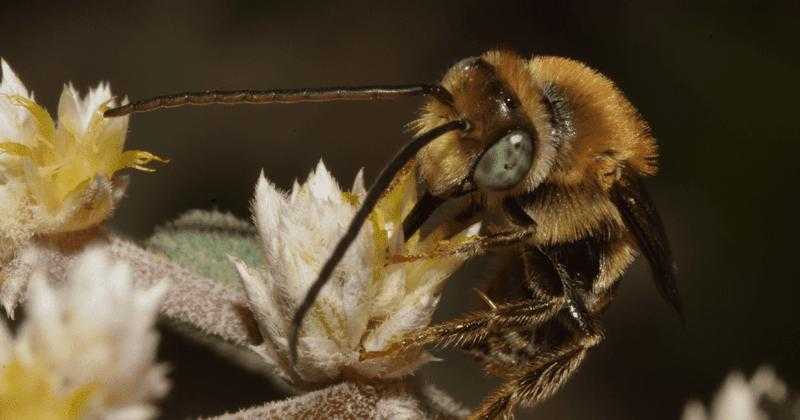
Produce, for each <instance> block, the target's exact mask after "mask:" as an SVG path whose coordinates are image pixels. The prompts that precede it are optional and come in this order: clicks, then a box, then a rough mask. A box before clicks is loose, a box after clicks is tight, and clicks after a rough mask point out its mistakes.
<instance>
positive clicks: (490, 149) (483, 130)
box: [419, 53, 552, 196]
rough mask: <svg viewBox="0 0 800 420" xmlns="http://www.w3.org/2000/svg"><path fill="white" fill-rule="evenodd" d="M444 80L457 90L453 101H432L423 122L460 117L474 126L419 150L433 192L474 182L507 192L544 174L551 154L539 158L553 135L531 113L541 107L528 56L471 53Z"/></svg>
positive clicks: (483, 188) (531, 183)
mask: <svg viewBox="0 0 800 420" xmlns="http://www.w3.org/2000/svg"><path fill="white" fill-rule="evenodd" d="M442 85H443V86H444V87H445V88H447V89H448V91H450V92H451V93H452V95H453V104H452V106H450V107H448V106H444V105H442V104H439V103H434V102H432V103H430V104H429V105H428V107H426V115H424V116H423V119H422V124H424V125H425V128H427V125H431V126H435V125H438V124H440V123H441V122H442V121H445V120H447V119H457V118H458V119H464V120H466V121H468V122H469V125H470V128H469V130H468V131H466V132H463V133H453V134H450V135H448V136H446V137H443V138H441V139H439V140H437V141H435V142H433V143H431V144H430V145H428V146H427V147H426V148H425V149H423V150H422V151H421V152H420V159H419V162H420V170H421V173H422V176H423V178H424V179H425V181H426V183H427V184H428V187H429V189H430V190H431V192H432V193H433V194H434V195H439V196H446V195H449V194H453V193H457V192H459V191H463V190H469V189H473V188H477V189H479V190H481V191H484V192H491V193H506V192H511V191H514V190H517V189H518V188H528V189H530V188H533V187H535V185H536V184H538V183H539V182H541V179H534V174H537V175H536V176H538V177H539V178H544V177H545V176H546V172H548V171H549V165H548V162H551V161H552V159H546V160H543V159H541V158H540V157H541V156H544V155H547V154H548V147H547V143H546V142H547V141H549V139H548V136H547V133H546V132H544V133H542V132H540V129H539V127H537V123H539V124H542V125H544V126H547V127H549V126H548V122H547V121H546V120H542V121H534V119H532V118H531V115H538V114H537V113H541V112H542V109H541V101H540V97H539V94H538V89H535V88H534V86H532V85H531V84H530V76H529V74H528V73H527V66H526V61H525V60H522V59H521V58H519V57H517V56H515V55H511V54H504V53H496V54H489V55H485V56H483V57H473V58H467V59H464V60H462V61H460V62H459V63H457V64H456V65H454V66H453V67H452V68H451V69H450V70H449V71H448V73H447V74H446V75H445V77H444V79H443V82H442ZM518 89H524V94H522V95H520V94H519V93H518ZM537 165H539V166H537Z"/></svg>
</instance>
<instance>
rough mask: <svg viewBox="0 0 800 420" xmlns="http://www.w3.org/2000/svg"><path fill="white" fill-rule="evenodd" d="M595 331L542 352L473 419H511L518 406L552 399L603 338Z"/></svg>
mask: <svg viewBox="0 0 800 420" xmlns="http://www.w3.org/2000/svg"><path fill="white" fill-rule="evenodd" d="M592 330H594V332H592V333H589V334H584V333H581V332H577V331H575V332H573V334H574V335H573V338H572V339H571V340H569V341H568V342H566V343H564V344H562V345H560V346H558V347H557V348H555V349H552V350H551V351H542V352H540V354H538V355H537V356H535V357H533V358H531V360H529V361H528V363H527V364H526V365H523V366H520V367H519V369H518V370H517V371H516V372H512V373H510V374H509V375H507V376H506V382H505V383H504V384H503V385H501V386H500V387H499V388H498V389H497V390H495V391H494V392H493V393H492V394H491V395H490V396H489V397H488V398H486V400H484V401H483V402H482V403H481V405H480V407H478V409H477V410H476V411H475V412H474V413H473V414H472V415H471V416H470V418H472V419H510V418H513V416H514V414H513V410H514V408H515V407H517V406H518V405H522V406H528V407H530V406H534V405H536V404H538V403H539V402H541V401H543V400H545V399H547V398H549V397H550V396H552V395H553V394H555V392H556V391H558V390H559V389H560V388H561V386H563V385H564V383H566V381H567V380H568V379H569V378H570V377H571V376H572V374H573V373H575V371H576V370H577V369H578V366H580V364H581V362H583V359H584V358H585V357H586V353H587V352H588V350H589V349H590V348H591V347H594V346H595V345H597V344H598V343H599V342H600V341H601V340H602V339H603V335H602V333H600V332H599V328H597V327H596V325H595V326H594V328H592Z"/></svg>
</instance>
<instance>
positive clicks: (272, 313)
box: [234, 162, 478, 387]
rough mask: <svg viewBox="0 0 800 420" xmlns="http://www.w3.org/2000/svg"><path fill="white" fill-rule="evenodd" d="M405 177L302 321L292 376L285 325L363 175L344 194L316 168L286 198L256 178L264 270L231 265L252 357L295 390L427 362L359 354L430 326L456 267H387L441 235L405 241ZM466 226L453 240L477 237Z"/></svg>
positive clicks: (408, 180)
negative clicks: (241, 293)
mask: <svg viewBox="0 0 800 420" xmlns="http://www.w3.org/2000/svg"><path fill="white" fill-rule="evenodd" d="M415 185H416V184H415V180H414V177H413V174H411V173H410V172H406V173H405V174H404V175H402V178H401V180H400V181H399V182H396V183H394V184H393V188H392V189H391V190H390V191H388V192H387V193H386V194H385V195H384V196H383V198H382V199H381V201H380V202H379V204H378V206H377V207H376V209H375V210H374V211H373V212H372V214H371V215H370V222H368V223H367V224H366V225H365V226H364V228H363V229H362V230H361V233H360V234H359V235H358V237H357V239H356V240H355V242H354V243H353V244H352V245H351V247H350V250H349V251H348V252H347V254H346V255H345V257H344V259H343V260H342V262H341V263H340V264H339V266H338V267H337V269H336V270H335V271H334V274H333V276H332V280H331V282H330V283H329V284H328V285H327V286H326V287H325V288H324V289H323V290H322V293H321V294H320V295H319V298H318V299H317V300H316V303H315V305H314V306H313V308H312V309H311V311H310V312H309V314H308V316H307V317H306V320H305V323H304V327H303V328H302V330H301V332H300V337H299V347H298V350H299V360H298V363H297V365H295V366H291V364H290V362H289V358H288V357H289V356H288V343H287V337H288V336H289V333H290V329H291V318H292V316H293V314H294V311H295V309H296V307H297V306H298V304H299V302H300V301H301V300H302V299H303V297H304V296H305V293H306V290H307V289H308V287H309V286H310V285H311V283H312V282H313V281H314V279H316V277H317V273H318V272H319V270H320V268H321V266H322V264H323V263H324V262H325V260H326V259H327V258H328V256H329V255H330V252H331V249H333V247H334V245H335V244H336V243H337V241H338V240H339V238H340V237H341V236H342V235H343V233H344V232H345V230H346V229H347V226H348V224H349V223H350V220H351V219H352V217H353V215H354V214H355V212H356V210H357V209H358V206H359V204H360V202H361V200H362V199H363V197H364V195H365V189H364V185H363V178H362V174H361V173H359V175H358V176H357V177H356V180H355V183H354V186H353V188H352V190H351V191H349V192H348V191H342V190H341V189H340V188H339V186H338V185H337V183H336V181H335V180H334V179H333V178H332V177H331V175H330V173H329V172H328V171H327V169H326V168H325V166H324V165H323V164H322V162H320V163H319V165H318V166H317V168H316V170H315V171H313V172H312V173H311V174H310V175H309V177H308V179H307V180H306V182H305V183H304V184H303V185H300V184H298V183H297V182H295V184H294V186H293V188H292V191H291V193H289V194H288V195H287V194H285V193H283V192H281V191H279V190H278V189H276V187H275V186H274V185H272V184H271V183H270V182H269V181H267V180H266V179H265V178H264V176H263V174H262V176H261V177H260V179H259V181H258V185H257V186H256V193H255V199H254V201H253V213H254V220H255V223H256V226H257V228H258V232H259V234H260V236H261V239H262V241H263V244H264V245H263V246H264V255H265V260H266V265H265V267H262V268H259V269H256V268H251V267H247V266H246V265H245V264H244V263H243V262H241V261H238V260H234V262H235V264H236V267H237V269H238V271H239V274H240V276H241V278H242V281H243V283H244V285H245V289H246V292H247V296H248V301H249V305H250V308H251V310H252V311H253V313H254V314H255V317H256V319H257V321H258V324H259V328H260V331H261V334H262V335H263V336H264V339H265V342H264V344H262V345H260V346H258V347H256V348H255V350H256V351H257V352H258V353H259V354H260V355H261V356H262V357H263V358H264V360H266V362H267V363H268V364H269V365H271V366H272V367H274V369H275V370H276V371H277V373H278V374H279V375H280V376H281V377H283V378H284V379H286V380H287V381H289V382H291V383H293V384H294V385H296V386H301V387H302V386H305V385H308V384H320V383H329V382H334V381H336V380H338V379H341V378H343V377H345V378H350V379H352V378H359V377H361V378H394V377H400V376H403V375H407V374H409V373H411V372H412V371H413V370H414V369H415V368H416V367H418V366H419V365H420V364H422V363H425V362H426V361H428V360H430V359H431V357H430V356H429V355H428V354H427V353H424V352H422V351H421V350H412V351H409V352H408V353H405V354H392V355H391V356H388V355H386V356H381V357H375V358H367V359H366V360H362V356H363V355H364V353H365V352H379V351H383V350H387V349H388V348H389V347H390V346H391V345H392V344H393V343H395V342H397V341H399V340H400V339H401V338H403V337H404V336H405V335H406V334H408V333H410V332H412V331H414V330H416V329H419V328H422V327H425V326H427V325H428V324H429V323H430V320H431V315H432V314H433V311H434V309H435V308H436V304H437V302H438V299H439V292H440V290H441V288H442V285H443V281H444V280H445V279H446V278H447V277H448V276H449V275H450V274H451V273H452V272H453V271H454V270H455V269H456V268H458V267H459V266H460V264H461V263H462V262H463V257H460V256H458V257H455V256H449V257H438V258H429V259H417V260H414V261H412V262H405V263H396V264H395V263H393V264H390V263H389V258H388V257H390V256H394V255H399V254H417V253H424V252H425V251H426V250H431V249H433V248H434V247H435V246H437V244H438V243H439V239H442V238H441V235H442V234H441V233H440V232H433V233H431V234H430V235H428V236H426V238H425V239H424V240H420V239H419V235H414V236H413V237H412V238H410V240H409V241H408V242H405V241H404V238H403V233H402V220H403V216H405V215H406V214H407V213H408V212H409V211H410V209H411V207H412V206H413V204H414V201H415V200H416V197H417V195H416V191H415ZM477 228H478V226H477V225H476V226H473V227H471V228H470V229H468V230H467V231H465V232H462V233H461V234H459V235H457V236H456V237H455V238H453V239H452V241H454V242H458V241H462V240H464V239H465V238H467V237H468V236H472V235H475V234H476V233H477Z"/></svg>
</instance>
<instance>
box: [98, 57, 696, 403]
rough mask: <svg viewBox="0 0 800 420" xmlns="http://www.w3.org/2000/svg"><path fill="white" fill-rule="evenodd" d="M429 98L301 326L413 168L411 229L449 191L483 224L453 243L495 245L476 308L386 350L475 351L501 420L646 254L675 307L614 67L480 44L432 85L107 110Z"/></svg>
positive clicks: (562, 361) (661, 234) (638, 130)
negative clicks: (469, 237) (481, 305)
mask: <svg viewBox="0 0 800 420" xmlns="http://www.w3.org/2000/svg"><path fill="white" fill-rule="evenodd" d="M405 96H424V97H426V98H427V99H426V103H425V104H424V106H423V107H422V110H421V115H420V117H419V119H418V120H417V121H416V122H415V124H414V125H415V128H416V131H417V134H416V136H415V137H414V139H413V140H412V141H411V142H409V143H408V144H406V145H405V146H403V147H402V148H401V149H400V151H399V152H398V153H397V155H396V156H395V157H394V159H392V160H391V161H390V162H389V163H388V165H387V166H386V167H385V168H384V169H383V170H382V171H381V173H380V174H379V176H378V177H377V179H376V181H375V182H374V184H373V185H372V187H371V188H370V189H369V191H368V192H367V194H366V196H365V199H364V201H363V203H362V205H361V207H360V208H359V209H358V211H357V213H356V215H355V216H354V218H353V220H352V221H351V224H350V225H349V228H348V230H347V231H346V233H345V234H344V235H343V237H342V238H341V240H340V241H339V243H338V244H337V245H336V247H335V248H334V250H333V251H332V254H331V256H330V257H329V259H328V260H327V261H326V263H325V265H324V266H323V268H322V269H321V271H320V273H319V276H318V278H317V279H316V281H315V283H313V285H312V287H311V288H310V289H309V290H308V292H307V295H306V298H305V300H304V301H303V302H302V304H301V305H300V306H299V307H298V309H297V312H296V314H295V317H294V319H293V325H294V334H293V336H292V337H291V348H292V355H293V357H295V358H296V345H297V330H298V329H299V328H300V327H301V325H302V323H303V319H304V317H305V315H306V313H307V312H308V310H309V309H310V308H311V306H312V305H313V303H314V300H315V299H316V297H317V295H318V294H319V292H320V290H321V289H322V287H323V286H324V285H325V284H326V282H327V281H328V280H329V279H330V276H331V274H332V272H333V270H334V268H335V267H336V265H337V264H338V262H339V261H340V260H341V258H342V257H343V255H344V253H345V252H346V251H347V249H348V246H349V245H350V244H351V242H352V241H353V240H354V239H355V237H356V235H357V234H358V232H359V230H360V229H361V227H362V226H363V224H364V222H365V221H366V220H367V217H368V215H369V213H370V212H371V211H372V210H373V208H374V207H375V205H376V203H377V202H378V200H379V199H380V197H381V195H382V194H383V192H384V191H385V190H386V189H387V188H388V187H389V186H390V184H391V183H392V180H393V179H395V177H396V176H397V175H398V174H399V173H400V172H401V171H402V170H403V168H404V167H406V166H407V165H410V166H411V167H412V168H413V170H414V171H415V173H416V176H417V177H418V181H419V183H420V185H422V186H424V192H423V193H422V194H421V195H420V197H418V200H417V201H416V204H415V206H414V207H413V209H412V210H411V212H410V213H409V214H408V216H407V217H406V218H405V220H404V222H403V230H404V232H405V234H406V235H405V237H406V238H409V237H411V236H412V235H413V234H414V233H415V232H417V231H419V230H420V229H421V227H422V226H423V225H424V224H425V223H426V221H429V220H430V219H431V217H432V216H433V215H434V213H436V211H437V210H439V209H440V208H441V207H442V205H443V204H445V203H454V205H455V206H457V207H458V215H457V217H451V218H447V220H445V221H444V222H442V223H444V224H445V225H446V226H445V228H446V229H448V230H452V232H454V233H455V232H458V231H461V230H462V229H463V228H465V227H467V226H469V225H471V224H472V223H474V222H475V221H481V222H482V223H483V224H482V233H481V235H480V236H479V237H478V238H477V239H475V240H473V241H470V242H468V243H466V244H462V245H458V246H457V247H455V248H452V249H445V250H444V251H440V252H446V253H459V254H466V255H469V256H477V255H482V254H493V255H497V256H498V258H499V261H501V264H499V266H500V267H501V268H500V269H499V270H495V272H494V277H495V278H494V279H493V280H492V281H491V282H490V284H489V286H488V287H487V288H486V289H485V291H481V292H479V294H480V296H481V297H482V298H483V299H484V301H485V302H486V303H487V305H488V308H487V309H486V310H484V311H480V312H475V313H472V314H469V315H466V316H464V317H462V318H460V319H456V320H452V321H448V322H444V323H442V324H438V325H433V326H429V327H427V328H424V329H422V330H420V331H418V332H415V333H414V334H413V335H412V336H409V337H405V338H403V339H402V340H401V341H399V342H398V343H397V344H396V345H395V346H394V347H393V348H392V349H390V350H389V351H398V350H403V349H408V348H412V347H419V346H426V345H438V346H450V347H456V348H460V349H463V350H465V351H467V352H469V353H471V354H473V355H474V356H475V357H476V358H477V359H478V360H479V361H480V363H481V364H482V366H483V368H484V370H485V371H487V372H488V373H490V374H493V375H496V376H499V377H500V378H502V380H503V381H504V382H503V384H502V385H501V386H499V387H498V388H497V389H496V390H495V391H494V392H492V393H491V394H490V395H489V396H488V397H487V398H485V399H484V401H483V402H482V403H481V405H480V406H479V407H478V408H477V410H476V411H475V412H474V413H473V416H474V417H475V418H510V417H512V416H513V412H514V409H515V408H516V407H517V406H518V405H522V406H532V405H535V404H537V403H539V402H541V401H543V400H545V399H546V398H548V397H550V396H552V395H553V394H554V393H555V392H556V391H557V390H558V389H559V388H560V387H561V386H562V385H563V384H564V383H565V382H566V381H567V380H568V378H570V377H571V376H572V375H573V373H574V372H575V371H576V370H577V368H578V367H579V365H580V364H581V363H582V362H583V360H584V358H585V357H586V355H587V352H588V351H589V350H590V349H591V348H592V347H594V346H596V345H597V344H598V343H600V342H601V341H602V339H603V331H602V328H601V326H600V322H599V317H600V315H601V314H602V313H603V312H604V311H605V309H606V308H607V307H608V305H609V303H610V301H611V300H612V298H613V297H614V294H615V291H616V290H617V286H618V285H619V280H620V277H621V276H622V274H623V272H624V271H625V270H626V268H627V267H628V266H629V265H630V264H631V262H632V261H633V260H634V258H635V256H636V255H637V254H638V253H642V254H644V257H645V258H646V259H647V261H648V262H649V265H650V268H651V270H652V277H653V278H654V280H655V284H656V286H657V289H658V291H659V293H660V295H661V296H662V297H663V298H664V299H665V300H666V301H667V302H668V303H669V304H670V305H672V306H673V307H674V308H675V310H676V311H677V312H678V314H679V315H680V316H681V317H682V309H681V301H680V296H679V293H678V287H677V282H676V269H675V264H674V262H673V257H672V252H671V250H670V246H669V243H668V241H667V237H666V234H665V230H664V226H663V223H662V221H661V218H660V216H659V214H658V212H657V211H656V208H655V206H654V203H653V201H652V200H651V198H650V196H649V194H648V192H647V190H646V189H645V186H644V183H643V179H644V178H645V177H648V176H651V175H654V174H655V173H656V170H657V157H658V151H657V145H656V141H655V139H654V138H653V136H652V134H651V131H650V129H649V127H648V124H647V123H646V122H645V121H644V120H643V118H642V117H641V116H640V114H639V113H638V111H637V110H636V109H635V108H634V106H633V105H632V104H631V103H630V102H629V101H628V99H626V97H625V96H624V95H623V94H622V93H621V91H620V90H619V89H618V88H617V87H616V86H615V85H614V83H613V82H611V81H610V80H609V79H608V78H606V77H605V76H603V75H602V74H600V73H599V72H597V71H595V70H593V69H592V68H590V67H588V66H586V65H585V64H582V63H580V62H578V61H575V60H571V59H567V58H561V57H551V56H534V57H533V58H531V59H525V58H522V57H520V56H519V55H517V54H515V53H513V52H509V51H489V52H486V53H484V54H482V55H481V56H478V57H471V58H467V59H464V60H461V61H460V62H458V63H457V64H455V65H454V66H452V67H451V68H450V69H449V70H448V71H447V73H446V74H445V76H444V77H443V79H442V80H441V82H440V83H439V84H435V85H414V86H369V87H356V88H326V89H296V90H269V91H251V90H245V91H204V92H197V93H183V94H177V95H168V96H161V97H156V98H153V99H149V100H145V101H141V102H136V103H132V104H128V105H124V106H121V107H119V108H116V109H111V110H108V111H107V112H106V116H119V115H125V114H130V113H134V112H143V111H150V110H155V109H159V108H165V107H176V106H184V105H207V104H240V103H259V104H260V103H299V102H325V101H339V100H379V99H393V98H399V97H405Z"/></svg>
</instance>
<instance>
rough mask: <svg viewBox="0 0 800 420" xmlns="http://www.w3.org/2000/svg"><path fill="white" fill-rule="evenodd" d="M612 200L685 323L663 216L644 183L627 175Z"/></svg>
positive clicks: (660, 287) (664, 294) (662, 290)
mask: <svg viewBox="0 0 800 420" xmlns="http://www.w3.org/2000/svg"><path fill="white" fill-rule="evenodd" d="M611 198H612V201H614V204H615V205H616V207H617V209H618V210H619V213H620V215H621V216H622V219H623V221H624V222H625V225H626V227H627V228H628V230H629V231H630V232H631V233H632V234H633V236H634V237H635V238H636V242H637V244H638V246H639V249H640V251H641V252H642V253H643V254H644V256H645V258H647V261H648V262H649V263H650V269H651V271H652V273H653V280H655V282H656V287H657V288H658V292H659V293H660V294H661V297H663V298H664V299H665V300H666V301H667V302H668V303H669V304H670V305H672V306H673V307H674V308H675V310H676V311H677V312H678V315H679V316H680V317H681V319H682V320H683V308H682V304H681V298H680V293H679V292H678V284H677V270H676V265H675V261H674V259H673V257H672V250H671V249H670V246H669V241H668V240H667V234H666V232H665V231H664V224H663V223H662V221H661V216H659V214H658V211H657V210H656V207H655V205H654V204H653V200H652V199H651V198H650V194H648V193H647V190H646V189H645V186H644V183H643V182H642V179H641V178H640V177H639V176H637V175H633V174H630V173H624V174H623V176H622V179H620V181H619V182H617V183H616V184H615V185H614V186H613V187H612V188H611Z"/></svg>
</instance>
